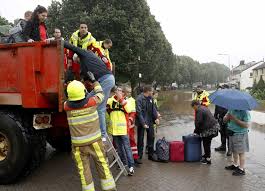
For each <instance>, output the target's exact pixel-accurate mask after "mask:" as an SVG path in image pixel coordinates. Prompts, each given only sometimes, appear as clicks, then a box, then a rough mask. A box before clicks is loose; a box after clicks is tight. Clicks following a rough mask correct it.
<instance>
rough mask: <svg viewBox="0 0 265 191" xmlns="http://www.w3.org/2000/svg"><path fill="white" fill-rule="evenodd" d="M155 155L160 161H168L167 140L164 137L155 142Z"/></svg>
mask: <svg viewBox="0 0 265 191" xmlns="http://www.w3.org/2000/svg"><path fill="white" fill-rule="evenodd" d="M156 155H157V159H158V160H159V161H161V162H168V161H169V142H168V141H166V139H165V137H163V138H162V139H159V140H158V141H157V142H156Z"/></svg>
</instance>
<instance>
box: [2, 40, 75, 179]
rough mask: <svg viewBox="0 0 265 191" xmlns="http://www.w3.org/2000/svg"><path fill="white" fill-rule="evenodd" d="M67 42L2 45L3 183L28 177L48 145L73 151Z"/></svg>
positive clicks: (37, 164) (42, 156) (41, 158)
mask: <svg viewBox="0 0 265 191" xmlns="http://www.w3.org/2000/svg"><path fill="white" fill-rule="evenodd" d="M63 62H64V51H63V44H62V42H61V41H58V42H52V43H50V44H46V43H44V42H34V43H17V44H0V184H9V183H12V182H14V181H16V180H17V179H18V178H19V177H22V176H25V175H28V174H29V173H30V172H31V171H32V170H33V169H35V168H36V167H38V166H39V165H40V163H41V161H42V160H43V159H44V156H45V151H46V141H48V142H49V143H50V144H51V145H52V146H53V147H55V148H56V149H60V150H67V149H69V148H70V136H69V128H68V124H67V120H66V115H65V113H64V112H63V101H64V63H63Z"/></svg>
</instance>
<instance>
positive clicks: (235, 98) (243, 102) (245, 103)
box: [209, 89, 258, 110]
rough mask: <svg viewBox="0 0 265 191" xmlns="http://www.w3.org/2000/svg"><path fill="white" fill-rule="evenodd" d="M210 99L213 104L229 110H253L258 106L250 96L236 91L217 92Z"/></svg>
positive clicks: (223, 90) (224, 90)
mask: <svg viewBox="0 0 265 191" xmlns="http://www.w3.org/2000/svg"><path fill="white" fill-rule="evenodd" d="M209 99H210V101H211V103H213V104H215V105H218V106H221V107H223V108H226V109H229V110H252V109H254V108H256V107H257V106H258V103H257V101H256V100H255V99H254V98H253V97H252V96H251V95H250V94H248V93H246V92H241V91H239V90H236V89H222V90H217V91H215V92H214V93H212V94H211V95H210V96H209Z"/></svg>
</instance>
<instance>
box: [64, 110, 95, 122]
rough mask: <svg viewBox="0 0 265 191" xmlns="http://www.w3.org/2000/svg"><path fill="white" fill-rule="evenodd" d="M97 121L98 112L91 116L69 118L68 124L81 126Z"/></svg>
mask: <svg viewBox="0 0 265 191" xmlns="http://www.w3.org/2000/svg"><path fill="white" fill-rule="evenodd" d="M97 119H98V113H97V111H96V112H94V113H93V114H89V115H82V116H78V117H69V118H68V123H69V125H81V124H85V123H89V122H92V121H95V120H97Z"/></svg>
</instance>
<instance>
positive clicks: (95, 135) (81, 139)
mask: <svg viewBox="0 0 265 191" xmlns="http://www.w3.org/2000/svg"><path fill="white" fill-rule="evenodd" d="M99 137H101V131H100V130H98V131H96V132H95V133H92V134H89V135H86V136H82V137H71V139H72V143H76V144H82V143H87V142H90V141H93V140H95V139H98V138H99Z"/></svg>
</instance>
